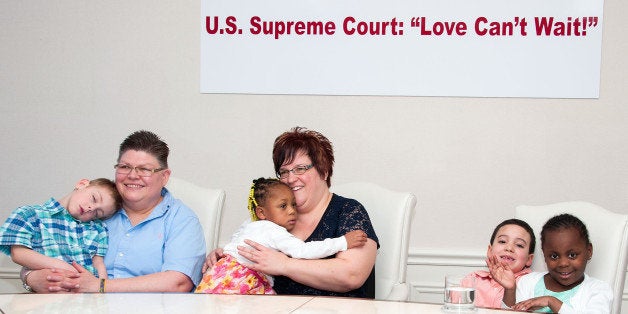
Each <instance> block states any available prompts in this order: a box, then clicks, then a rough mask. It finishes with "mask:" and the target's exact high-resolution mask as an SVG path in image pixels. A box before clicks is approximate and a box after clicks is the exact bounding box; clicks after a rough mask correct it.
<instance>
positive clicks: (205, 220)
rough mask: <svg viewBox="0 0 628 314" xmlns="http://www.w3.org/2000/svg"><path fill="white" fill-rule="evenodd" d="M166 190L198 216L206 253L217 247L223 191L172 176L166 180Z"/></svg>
mask: <svg viewBox="0 0 628 314" xmlns="http://www.w3.org/2000/svg"><path fill="white" fill-rule="evenodd" d="M166 188H167V189H168V190H169V191H170V192H171V193H172V195H173V196H174V197H175V198H178V199H180V200H181V201H182V202H183V203H184V204H185V205H187V206H188V207H190V208H191V209H192V210H193V211H194V212H195V213H196V215H197V216H198V219H199V221H200V222H201V226H203V235H204V236H205V244H206V246H207V252H210V251H211V250H213V249H215V248H216V247H218V237H219V236H220V220H221V218H222V208H223V205H224V203H225V191H224V190H221V189H216V190H214V189H207V188H203V187H200V186H198V185H195V184H193V183H191V182H188V181H185V180H183V179H179V178H175V177H172V176H171V177H170V179H169V180H168V184H167V185H166Z"/></svg>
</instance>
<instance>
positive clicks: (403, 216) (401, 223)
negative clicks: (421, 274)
mask: <svg viewBox="0 0 628 314" xmlns="http://www.w3.org/2000/svg"><path fill="white" fill-rule="evenodd" d="M332 191H333V192H334V193H336V194H338V195H340V196H344V197H347V198H352V199H355V200H357V201H358V202H360V203H361V204H362V205H363V206H364V208H366V210H367V211H368V214H369V217H370V219H371V222H372V223H373V228H375V233H376V234H377V237H378V238H379V244H380V248H379V250H378V252H377V260H376V262H375V298H376V299H380V300H396V301H407V300H408V299H409V297H410V285H409V284H408V283H406V269H407V261H408V245H409V241H410V226H411V223H412V217H413V216H414V210H415V206H416V197H415V196H414V195H413V194H412V193H401V192H395V191H391V190H388V189H385V188H383V187H381V186H378V185H376V184H373V183H346V184H341V185H337V186H334V187H333V189H332Z"/></svg>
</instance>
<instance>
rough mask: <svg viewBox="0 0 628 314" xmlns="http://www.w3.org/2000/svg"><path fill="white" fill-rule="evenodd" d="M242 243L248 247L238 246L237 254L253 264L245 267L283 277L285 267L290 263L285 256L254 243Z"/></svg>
mask: <svg viewBox="0 0 628 314" xmlns="http://www.w3.org/2000/svg"><path fill="white" fill-rule="evenodd" d="M244 243H246V244H248V245H250V247H245V246H238V253H240V255H242V256H244V257H245V258H247V259H248V260H250V261H251V262H253V264H250V265H246V266H247V267H249V268H251V269H253V270H256V271H260V272H262V273H264V274H267V275H273V276H283V275H285V274H284V272H285V269H286V267H285V265H286V263H289V261H290V258H289V257H288V256H287V255H286V254H283V253H281V252H279V251H275V250H272V249H269V248H267V247H265V246H263V245H261V244H259V243H257V242H255V241H251V240H244Z"/></svg>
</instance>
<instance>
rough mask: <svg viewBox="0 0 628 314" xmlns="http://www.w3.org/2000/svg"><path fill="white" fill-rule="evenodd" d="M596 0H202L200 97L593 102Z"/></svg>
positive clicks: (599, 1)
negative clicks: (314, 96) (368, 96)
mask: <svg viewBox="0 0 628 314" xmlns="http://www.w3.org/2000/svg"><path fill="white" fill-rule="evenodd" d="M603 5H604V3H603V0H552V1H547V0H543V1H541V0H530V1H512V0H439V1H421V0H414V1H409V0H391V1H373V0H359V1H358V0H333V1H331V0H290V1H288V0H268V1H251V0H201V18H200V26H201V27H200V33H201V58H200V61H201V64H200V75H201V78H200V90H201V92H202V93H253V94H323V95H383V96H387V95H389V96H463V97H464V96H468V97H546V98H598V97H599V85H600V60H601V45H602V17H603Z"/></svg>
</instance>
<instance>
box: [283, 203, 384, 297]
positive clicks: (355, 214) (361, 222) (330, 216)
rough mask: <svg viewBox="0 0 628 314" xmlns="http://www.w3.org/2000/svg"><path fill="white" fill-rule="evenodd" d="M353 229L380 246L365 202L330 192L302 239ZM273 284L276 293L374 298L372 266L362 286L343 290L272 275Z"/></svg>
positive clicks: (320, 237)
mask: <svg viewBox="0 0 628 314" xmlns="http://www.w3.org/2000/svg"><path fill="white" fill-rule="evenodd" d="M353 230H362V231H364V232H366V235H367V237H368V238H369V239H372V240H374V241H375V242H376V243H377V248H379V240H378V239H377V235H376V234H375V230H374V229H373V225H372V224H371V220H370V218H369V215H368V213H367V212H366V209H365V208H364V206H362V204H360V203H359V202H358V201H356V200H353V199H349V198H344V197H342V196H338V195H336V194H333V195H332V198H331V201H330V202H329V205H328V206H327V209H326V210H325V213H324V214H323V217H321V221H320V222H319V223H318V226H316V229H314V231H313V232H312V234H311V235H310V236H309V237H308V238H307V239H306V240H305V242H309V241H321V240H324V239H326V238H336V237H340V236H343V235H345V234H346V233H347V232H349V231H353ZM333 257H334V255H332V256H329V257H327V258H333ZM273 288H274V289H275V291H276V292H277V294H294V295H324V296H342V297H357V298H375V267H373V270H371V274H370V276H369V278H368V279H367V280H366V282H365V283H364V284H363V285H362V287H360V288H358V289H355V290H352V291H349V292H345V293H341V292H333V291H327V290H319V289H315V288H312V287H309V286H306V285H303V284H300V283H298V282H296V281H293V280H292V279H290V278H288V277H284V276H277V277H275V285H274V287H273Z"/></svg>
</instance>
